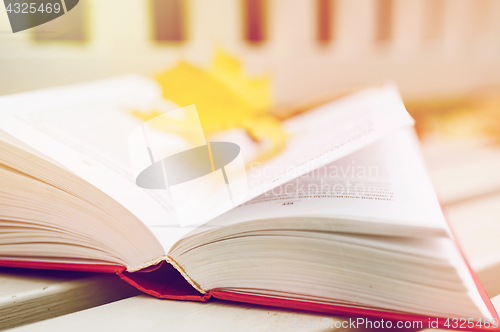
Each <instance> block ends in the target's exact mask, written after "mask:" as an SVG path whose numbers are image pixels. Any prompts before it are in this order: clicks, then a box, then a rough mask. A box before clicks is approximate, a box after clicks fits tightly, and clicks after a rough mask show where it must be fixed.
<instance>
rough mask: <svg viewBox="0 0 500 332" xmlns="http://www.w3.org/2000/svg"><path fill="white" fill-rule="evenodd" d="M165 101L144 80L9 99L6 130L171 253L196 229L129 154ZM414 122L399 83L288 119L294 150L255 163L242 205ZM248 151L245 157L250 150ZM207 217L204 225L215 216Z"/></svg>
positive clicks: (0, 125) (177, 140)
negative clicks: (141, 178) (146, 183)
mask: <svg viewBox="0 0 500 332" xmlns="http://www.w3.org/2000/svg"><path fill="white" fill-rule="evenodd" d="M159 99H161V91H160V88H159V86H158V85H157V84H156V83H155V82H154V81H153V80H150V79H147V78H144V77H139V76H129V77H121V78H116V79H110V80H104V81H100V82H94V83H87V84H80V85H75V86H68V87H63V88H54V89H47V90H42V91H37V92H31V93H24V94H19V95H13V96H7V97H2V98H1V100H0V107H1V108H2V110H5V111H4V112H2V113H1V114H0V120H1V121H0V129H2V130H5V131H6V132H7V133H9V134H10V135H12V136H14V137H15V138H17V139H18V140H20V141H22V142H23V143H25V144H27V145H29V146H31V147H32V148H34V149H36V150H38V151H40V152H41V153H43V154H44V155H46V156H47V157H49V158H51V159H53V160H55V161H56V162H57V163H60V164H61V165H63V166H64V167H66V168H67V169H69V170H70V171H72V172H73V173H75V174H76V175H77V176H79V177H81V178H83V179H84V180H86V181H87V182H89V183H91V184H92V185H94V186H96V187H97V188H99V189H100V190H102V191H103V192H105V193H106V194H108V195H109V196H110V197H112V198H113V199H115V200H116V201H117V202H119V203H120V204H121V205H122V206H124V207H125V208H127V209H128V210H129V211H131V212H132V213H133V214H135V215H136V216H137V217H138V218H139V219H140V220H141V221H143V222H144V223H145V224H146V225H147V226H149V227H150V228H151V230H152V231H153V232H154V233H155V235H156V236H157V237H158V238H159V240H160V241H161V242H162V244H163V246H164V248H165V250H168V249H169V248H170V246H171V245H172V244H173V243H174V242H175V241H176V240H177V239H179V238H180V237H181V236H182V235H184V234H186V233H187V232H189V231H191V230H192V229H193V228H195V227H194V226H192V227H180V224H179V222H178V218H177V214H176V211H175V207H174V204H173V202H172V199H171V196H170V194H169V191H168V190H151V189H143V188H140V187H139V186H137V185H136V183H135V179H134V176H133V172H132V169H131V165H130V159H129V154H128V152H129V150H128V136H129V135H130V133H131V132H132V131H133V130H134V129H136V128H137V127H138V126H140V125H141V124H142V122H141V121H140V120H139V119H137V118H134V117H132V116H131V111H132V110H134V109H136V108H142V109H144V108H146V109H147V108H148V107H151V105H154V104H155V102H158V100H159ZM163 102H164V103H165V101H163ZM176 108H178V106H177V105H173V104H172V105H170V109H172V110H173V109H176ZM411 124H413V119H412V118H411V117H410V116H409V115H408V113H407V112H406V110H405V109H404V106H403V104H402V102H401V99H400V97H399V94H398V91H397V89H396V88H395V87H394V86H392V85H386V86H383V87H380V88H372V89H367V90H363V91H361V92H359V93H356V94H353V95H351V96H349V97H346V98H344V99H342V100H339V101H335V102H332V103H330V104H326V105H323V106H321V107H318V108H317V109H315V110H312V111H310V112H307V113H305V114H302V115H300V116H298V117H295V118H293V119H291V120H288V121H286V123H285V124H284V125H285V129H286V131H287V133H288V135H289V139H288V142H287V146H286V148H285V149H284V150H283V151H282V152H281V153H280V154H279V155H278V156H276V157H274V158H273V159H271V160H270V161H268V162H266V163H262V164H252V165H250V167H249V168H248V170H247V174H246V179H247V181H248V188H249V190H248V194H247V195H246V197H244V198H243V199H242V202H243V203H244V202H246V201H248V200H250V199H252V198H255V197H257V196H259V195H261V194H263V193H265V192H266V191H268V190H271V189H273V188H274V187H277V186H280V185H282V184H284V183H286V182H288V181H290V180H292V179H294V178H296V177H298V176H300V175H303V174H306V173H307V172H310V171H311V170H313V169H316V168H318V167H321V166H324V165H327V164H329V163H331V162H332V161H334V160H337V159H340V158H341V157H344V156H346V155H348V154H350V153H352V152H354V151H356V150H359V149H361V148H362V147H364V146H367V145H369V144H371V143H373V142H375V141H376V140H378V139H380V138H381V137H383V136H385V135H387V134H388V133H390V132H392V131H394V130H396V129H397V128H400V127H403V126H409V125H411ZM157 134H158V137H161V139H163V140H165V141H168V142H169V144H179V149H181V148H182V146H186V141H187V139H184V138H183V137H174V136H173V134H170V133H165V132H158V133H157ZM228 141H231V140H230V139H228ZM241 152H242V154H243V156H245V154H246V152H245V150H244V149H242V151H241ZM223 189H224V190H225V189H226V188H223ZM230 209H231V207H225V208H224V209H223V210H221V209H219V210H218V213H219V214H222V213H224V212H226V211H228V210H230ZM207 215H208V217H207V220H202V221H201V222H206V221H208V220H210V219H212V218H213V217H214V216H210V215H209V214H207Z"/></svg>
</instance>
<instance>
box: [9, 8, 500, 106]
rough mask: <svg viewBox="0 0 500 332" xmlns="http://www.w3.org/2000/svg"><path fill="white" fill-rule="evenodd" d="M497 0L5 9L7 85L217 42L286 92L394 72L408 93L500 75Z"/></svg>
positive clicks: (166, 59)
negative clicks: (43, 16) (15, 24)
mask: <svg viewBox="0 0 500 332" xmlns="http://www.w3.org/2000/svg"><path fill="white" fill-rule="evenodd" d="M499 17H500V1H498V0H211V1H206V0H104V1H103V0H80V3H79V5H78V6H76V7H75V8H74V9H73V10H71V11H70V12H68V13H67V14H66V15H64V16H62V17H60V18H58V19H56V20H54V21H51V22H48V23H46V24H43V25H41V26H38V27H36V28H34V29H30V30H25V31H22V32H19V33H16V34H13V33H12V32H11V31H10V26H9V22H8V18H7V15H6V13H5V11H0V32H1V33H0V77H1V80H0V94H8V93H14V92H19V91H26V90H31V89H35V88H41V87H46V86H57V85H62V84H68V83H73V82H80V81H86V80H93V79H97V78H102V77H108V76H113V75H117V74H122V73H130V72H134V73H141V74H147V75H149V74H152V73H154V72H156V71H158V70H162V69H164V68H167V67H169V66H172V65H173V64H174V63H175V61H176V60H179V59H186V60H188V61H190V62H193V63H196V64H199V65H204V64H207V63H209V62H210V60H211V57H212V56H213V51H214V48H215V47H217V46H221V47H224V48H225V49H226V50H227V51H229V52H231V53H233V54H235V55H237V56H238V57H239V58H240V59H241V60H242V61H243V63H244V65H245V69H246V70H247V71H248V72H249V73H255V74H258V73H270V74H271V75H272V78H273V94H274V98H275V101H276V103H277V104H293V103H296V102H302V101H304V100H308V99H312V98H317V97H321V98H324V97H325V96H328V95H329V94H331V93H333V92H335V91H338V90H343V89H347V88H356V87H359V86H365V85H371V84H377V83H381V82H383V81H384V80H387V79H392V80H395V81H396V82H397V83H398V86H399V87H400V89H401V92H402V94H403V96H404V97H405V98H411V99H415V98H428V97H436V96H438V97H439V96H456V95H458V94H463V93H464V92H469V91H472V90H476V89H478V88H484V87H491V86H496V85H498V84H500V61H499V59H500V19H499Z"/></svg>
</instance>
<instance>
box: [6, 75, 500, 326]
mask: <svg viewBox="0 0 500 332" xmlns="http://www.w3.org/2000/svg"><path fill="white" fill-rule="evenodd" d="M159 98H160V90H159V88H158V87H157V86H156V84H155V83H154V82H153V81H151V80H149V79H146V78H142V77H136V76H126V77H120V78H116V79H111V80H105V81H100V82H95V83H88V84H81V85H76V86H70V87H63V88H56V89H47V90H43V91H36V92H31V93H23V94H18V95H12V96H6V97H1V98H0V109H1V112H0V226H1V227H0V265H3V266H17V267H29V268H45V269H74V270H84V271H99V272H114V273H117V274H118V275H119V276H120V277H121V278H122V279H124V280H126V281H127V282H129V283H131V284H132V285H134V286H136V287H137V288H139V289H141V290H143V291H145V292H146V293H149V294H151V295H154V296H156V297H159V298H169V299H184V300H195V301H207V300H208V299H209V298H211V297H215V298H220V299H228V300H234V301H243V302H249V303H258V304H266V305H274V306H282V307H289V308H299V309H306V310H314V311H321V312H327V313H330V314H355V315H362V316H370V317H382V318H388V319H414V320H421V321H423V322H424V327H428V326H427V325H425V324H427V323H428V317H438V318H441V319H439V326H441V327H451V325H448V326H447V325H445V324H446V319H447V318H466V319H468V318H471V319H473V320H474V322H476V321H479V320H482V321H485V320H487V321H488V322H489V326H491V327H497V326H498V315H497V313H496V312H495V310H494V309H493V307H492V305H491V303H490V302H489V299H488V298H487V296H486V294H485V292H484V290H483V289H482V286H481V285H480V284H479V282H478V280H477V278H476V277H475V276H474V274H473V272H472V271H470V269H469V267H468V265H467V263H466V261H465V259H464V258H463V256H462V254H461V252H460V249H459V247H458V246H457V243H456V241H455V238H454V237H453V234H452V233H451V231H450V229H449V227H448V225H447V223H446V221H445V219H444V217H443V214H442V212H441V209H440V206H439V203H438V200H437V198H436V195H435V193H434V191H433V188H432V185H431V182H430V180H429V178H428V176H427V174H426V171H425V165H424V163H423V161H422V158H421V155H420V152H419V144H418V140H417V138H416V136H415V133H414V131H413V129H412V125H413V120H412V118H411V117H410V116H409V114H408V113H407V112H406V110H405V108H404V106H403V103H402V101H401V99H400V97H399V94H398V91H397V89H396V88H395V87H394V86H392V85H390V84H389V85H385V86H382V87H375V88H370V89H366V90H363V91H359V92H357V93H354V94H352V95H350V96H347V97H345V98H343V99H341V100H338V101H335V102H332V103H330V104H326V105H323V106H321V107H318V108H316V109H313V110H311V111H309V112H307V113H304V114H301V115H298V116H296V117H293V118H291V119H289V120H287V121H285V123H284V124H283V125H284V126H285V129H286V131H287V133H288V135H289V138H288V142H287V146H286V148H285V149H284V150H283V151H282V152H281V153H280V154H279V155H277V156H275V157H274V158H272V159H270V160H268V161H266V162H264V163H258V164H254V163H251V162H250V159H249V157H248V156H251V155H252V154H255V149H259V147H256V146H255V143H254V142H252V141H251V140H248V139H247V138H246V136H245V135H244V134H242V133H241V132H240V131H238V130H230V131H227V132H224V133H220V134H218V137H209V138H208V141H209V142H214V140H215V139H218V140H221V139H222V140H223V141H229V142H231V141H232V142H235V143H237V144H238V145H239V146H240V147H241V153H242V155H243V158H246V160H245V161H246V162H247V168H246V170H247V179H248V182H249V188H250V189H249V190H248V193H247V195H246V196H245V198H244V200H243V201H242V204H240V205H239V206H237V207H234V208H232V207H227V208H223V209H220V210H218V212H217V215H215V216H212V215H211V216H209V217H207V220H205V221H204V222H203V223H202V224H200V225H188V226H182V225H181V223H180V222H179V218H178V215H177V212H176V211H175V208H174V206H173V203H172V197H171V196H170V195H169V192H168V190H154V189H143V188H141V187H139V186H137V185H136V183H135V178H134V176H133V172H132V169H131V163H130V160H129V150H128V136H129V135H130V133H131V132H132V131H133V130H134V129H135V128H136V127H137V126H140V125H141V122H140V121H139V120H138V119H136V118H134V117H132V116H131V115H130V114H131V113H130V110H133V109H136V108H141V107H143V108H144V107H148V105H151V104H154V103H155V102H157V101H158V99H159ZM183 106H184V105H183ZM177 107H178V106H177ZM158 135H162V133H161V132H158ZM167 138H168V137H167V136H166V137H165V139H167ZM170 139H171V137H170ZM178 139H182V137H181V138H178ZM252 149H254V150H252ZM192 209H194V210H195V209H197V207H196V206H193V207H192ZM495 322H496V323H495ZM448 324H449V322H448ZM467 327H468V328H470V329H475V328H476V329H477V327H476V325H474V324H473V326H470V324H469V326H467ZM482 329H484V326H483V327H482V328H480V329H479V330H482Z"/></svg>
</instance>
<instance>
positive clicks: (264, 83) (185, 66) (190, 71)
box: [133, 49, 286, 161]
mask: <svg viewBox="0 0 500 332" xmlns="http://www.w3.org/2000/svg"><path fill="white" fill-rule="evenodd" d="M155 79H156V80H157V82H158V83H159V84H160V86H161V88H162V92H163V97H164V98H165V99H168V100H170V101H172V102H174V103H176V104H177V105H179V106H181V107H184V106H187V105H191V104H195V105H196V108H197V111H198V115H199V119H200V123H201V126H202V128H203V131H204V133H205V135H210V134H212V133H215V132H217V131H221V130H227V129H232V128H243V129H245V130H246V132H247V133H248V134H249V135H250V136H251V137H252V138H253V139H254V140H257V141H261V140H269V141H271V143H272V144H271V148H270V149H269V150H267V151H265V152H263V153H262V154H261V155H260V156H258V157H257V158H256V160H255V161H264V160H266V159H269V158H271V157H272V156H274V155H276V154H277V153H279V152H280V151H281V150H282V149H283V147H284V146H285V143H286V134H285V132H284V130H283V128H282V126H281V123H280V122H279V121H278V120H277V119H276V118H275V117H273V116H271V115H270V114H269V113H268V112H269V110H270V109H271V107H272V104H273V103H272V97H271V82H270V78H269V77H267V76H263V77H258V78H254V77H249V76H248V75H247V74H246V73H245V72H244V71H243V67H242V64H241V62H240V61H239V60H238V59H237V58H235V57H233V56H231V55H229V54H227V53H225V52H224V51H222V50H220V49H219V50H217V51H216V54H215V57H214V61H213V62H212V65H211V66H210V67H209V68H208V69H202V68H199V67H196V66H194V65H192V64H190V63H188V62H186V61H180V62H178V63H177V64H176V66H175V67H173V68H172V69H169V70H166V71H164V72H162V73H160V74H158V75H157V76H156V77H155ZM161 114H163V112H160V111H158V110H152V111H149V112H145V113H144V112H139V111H134V112H133V115H135V116H136V117H139V118H141V119H142V120H144V121H148V120H150V119H152V118H154V117H156V116H158V115H161ZM189 121H190V120H187V119H186V120H184V121H183V122H182V121H181V120H175V119H168V123H161V124H159V129H162V130H165V131H168V132H174V133H176V134H179V135H183V136H184V137H186V138H187V139H189V136H190V134H189V133H190V130H191V129H192V130H195V129H194V128H196V126H195V124H194V123H190V122H189Z"/></svg>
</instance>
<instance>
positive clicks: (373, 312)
mask: <svg viewBox="0 0 500 332" xmlns="http://www.w3.org/2000/svg"><path fill="white" fill-rule="evenodd" d="M0 266H5V267H17V268H31V269H50V270H72V271H85V272H99V273H116V274H117V275H118V276H119V277H120V278H121V279H123V280H124V281H126V282H128V283H129V284H131V285H132V286H134V287H136V288H137V289H139V290H141V291H143V292H144V293H147V294H149V295H152V296H154V297H157V298H160V299H170V300H184V301H198V302H207V301H209V300H210V298H212V297H213V298H217V299H221V300H228V301H235V302H244V303H252V304H257V305H265V306H272V307H281V308H289V309H297V310H304V311H312V312H320V313H325V314H327V315H328V316H340V318H343V319H346V320H348V321H349V322H350V327H353V326H354V327H355V326H356V325H355V324H356V323H360V324H363V323H362V321H361V319H364V320H365V321H366V320H368V319H369V320H370V321H372V322H375V321H380V320H381V319H383V320H390V321H420V322H422V327H423V328H435V327H436V325H437V327H439V328H442V329H451V330H464V331H500V328H499V327H497V328H493V327H489V328H486V327H484V326H482V327H476V326H474V327H473V328H469V327H468V326H467V322H466V323H465V324H462V323H463V321H462V322H461V321H460V319H459V320H458V322H457V323H455V322H454V321H453V320H451V319H449V320H447V318H446V317H444V318H438V317H427V316H420V315H413V314H409V313H401V312H393V311H384V310H383V309H366V308H356V307H350V306H342V305H334V304H326V303H317V302H308V301H303V300H293V299H286V298H277V297H270V296H261V295H251V294H243V293H236V292H227V291H219V290H213V291H209V292H207V293H205V294H201V293H199V292H198V291H197V290H196V289H194V288H193V287H192V286H191V285H190V284H189V283H188V282H187V281H186V280H185V279H184V277H183V276H182V275H181V274H180V273H179V272H178V271H177V270H176V269H175V268H174V267H173V266H172V265H171V264H169V263H167V262H165V261H163V262H161V263H160V264H158V265H157V266H156V267H155V268H154V269H151V268H149V269H147V271H149V272H143V271H138V272H133V273H130V272H127V271H126V269H125V267H123V266H119V265H104V264H73V263H53V262H40V261H25V260H20V261H14V260H0ZM469 271H470V273H471V275H472V277H473V279H474V282H475V283H476V287H477V289H478V290H479V292H480V294H481V297H482V299H483V301H484V303H485V304H486V306H487V307H488V309H489V311H490V313H491V314H492V316H493V317H494V318H495V319H496V320H497V322H498V321H499V316H498V314H497V312H496V310H495V308H494V307H493V304H492V303H491V301H490V299H489V298H488V295H487V294H486V292H485V291H484V288H483V287H482V285H481V283H480V281H479V279H478V278H477V276H476V274H475V273H474V272H473V271H472V270H471V269H470V266H469ZM463 318H464V319H467V318H466V317H463ZM431 322H432V324H436V323H435V322H437V324H436V325H432V326H429V324H430V323H431ZM385 323H387V322H385ZM346 324H347V323H346ZM394 324H395V323H394ZM456 324H458V325H456ZM461 324H462V325H463V328H460V325H461ZM394 326H396V325H394Z"/></svg>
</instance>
